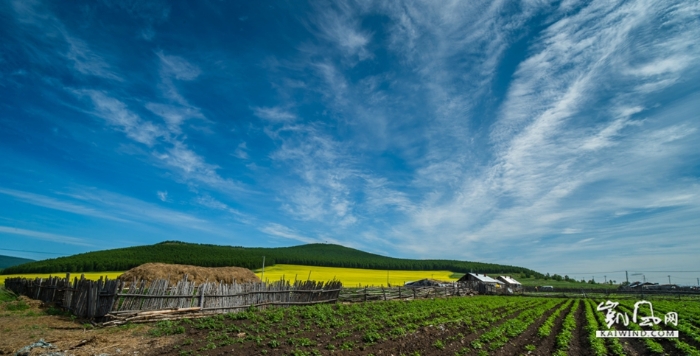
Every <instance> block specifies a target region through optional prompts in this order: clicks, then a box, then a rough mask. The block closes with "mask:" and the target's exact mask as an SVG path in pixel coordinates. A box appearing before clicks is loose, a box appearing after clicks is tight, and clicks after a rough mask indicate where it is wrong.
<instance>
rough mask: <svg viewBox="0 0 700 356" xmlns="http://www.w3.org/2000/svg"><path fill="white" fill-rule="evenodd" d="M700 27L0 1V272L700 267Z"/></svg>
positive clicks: (442, 7)
mask: <svg viewBox="0 0 700 356" xmlns="http://www.w3.org/2000/svg"><path fill="white" fill-rule="evenodd" d="M699 19H700V4H699V3H698V2H696V1H681V2H672V1H634V2H621V3H616V2H613V1H607V0H605V1H599V2H596V1H592V2H585V3H577V2H572V1H561V2H554V3H543V2H539V1H533V2H528V1H525V2H522V3H514V2H511V1H485V2H477V1H453V2H448V1H440V2H434V1H426V2H418V1H410V2H405V3H404V2H394V1H391V2H387V1H376V2H373V1H360V2H345V1H337V2H336V1H334V2H311V3H302V2H281V1H270V2H218V1H196V2H179V1H178V2H172V1H162V2H158V1H148V2H143V1H104V2H98V1H84V2H81V1H74V2H70V3H63V2H61V3H58V2H48V1H28V0H18V1H4V2H2V3H0V37H1V38H2V41H1V44H0V157H2V159H1V160H0V239H2V248H3V249H5V250H3V251H0V253H2V254H9V255H15V256H21V257H28V258H47V257H55V256H57V255H64V254H73V253H78V252H85V251H92V250H98V249H107V248H117V247H124V246H131V245H141V244H152V243H156V242H159V241H162V240H182V241H190V242H199V243H213V244H223V245H242V246H290V245H297V244H303V243H310V242H329V243H338V244H342V245H345V246H350V247H354V248H359V249H362V250H365V251H369V252H375V253H380V254H384V255H390V256H395V257H410V258H450V259H463V260H475V261H486V262H494V263H504V264H513V265H520V266H526V267H530V268H533V269H536V270H538V271H541V272H550V273H562V274H563V273H568V274H570V275H572V276H576V277H578V278H586V279H589V278H590V277H591V275H596V276H597V280H598V279H602V278H603V275H606V276H608V277H607V278H609V279H617V280H620V279H621V278H622V277H621V276H624V273H622V274H620V273H619V272H617V273H612V272H614V271H622V270H630V271H646V272H647V277H648V278H647V279H649V277H650V276H651V275H652V274H651V273H649V272H648V271H666V270H672V271H697V270H700V266H699V265H698V262H697V256H698V255H699V254H700V185H699V181H700V145H699V144H698V143H699V142H700V131H699V129H700V66H699V65H698V64H700V60H699V58H700V46H699V45H698V41H697V39H698V38H700V20H699ZM11 250H22V251H34V252H20V251H11ZM37 252H43V254H40V253H37ZM47 253H51V254H55V255H50V254H47ZM598 272H600V273H598ZM579 273H580V275H579ZM668 274H669V273H665V272H664V273H661V274H660V275H659V276H662V277H663V278H664V279H665V278H666V275H668ZM671 274H672V275H673V276H674V278H676V276H678V278H685V279H686V280H682V279H677V280H676V281H675V282H678V283H689V284H695V277H698V276H696V275H700V272H699V273H694V272H693V273H689V274H685V275H681V274H678V273H671ZM659 278H661V277H659Z"/></svg>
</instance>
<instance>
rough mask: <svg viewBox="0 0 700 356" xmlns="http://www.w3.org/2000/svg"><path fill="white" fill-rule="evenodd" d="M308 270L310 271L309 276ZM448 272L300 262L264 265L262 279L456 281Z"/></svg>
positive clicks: (350, 282) (375, 282) (370, 282)
mask: <svg viewBox="0 0 700 356" xmlns="http://www.w3.org/2000/svg"><path fill="white" fill-rule="evenodd" d="M254 272H255V274H256V275H257V276H258V277H262V270H255V271H254ZM309 272H311V274H310V275H309ZM450 275H452V272H450V271H391V270H389V271H387V270H376V269H359V268H339V267H316V266H301V265H282V264H278V265H274V266H271V267H266V268H265V280H268V281H275V280H279V279H281V278H283V277H284V279H287V280H291V281H293V280H294V279H301V280H306V279H311V280H315V281H329V280H331V279H333V278H335V279H337V280H340V281H341V282H343V286H345V287H356V286H365V285H369V286H372V285H374V286H387V284H391V285H394V286H398V285H403V284H404V282H410V281H417V280H420V279H424V278H432V279H437V280H441V281H449V282H452V281H456V279H455V278H450Z"/></svg>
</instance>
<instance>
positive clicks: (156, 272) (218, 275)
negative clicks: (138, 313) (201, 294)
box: [119, 263, 260, 285]
mask: <svg viewBox="0 0 700 356" xmlns="http://www.w3.org/2000/svg"><path fill="white" fill-rule="evenodd" d="M185 274H187V280H188V281H190V282H196V283H197V284H200V283H204V282H207V281H208V282H224V283H229V284H230V283H233V282H234V281H235V282H236V283H251V282H260V278H258V276H256V275H255V273H253V272H251V270H249V269H247V268H241V267H199V266H190V265H175V264H167V263H145V264H142V265H140V266H138V267H134V268H132V269H130V270H128V271H126V272H124V274H122V275H121V276H119V279H120V280H122V281H124V282H132V281H133V280H134V279H136V280H139V279H142V280H146V281H149V282H151V281H154V280H156V279H167V280H169V281H170V284H171V285H174V284H176V283H177V282H178V281H180V280H182V278H183V277H184V276H185Z"/></svg>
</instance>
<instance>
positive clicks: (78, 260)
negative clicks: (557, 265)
mask: <svg viewBox="0 0 700 356" xmlns="http://www.w3.org/2000/svg"><path fill="white" fill-rule="evenodd" d="M263 256H265V264H266V265H268V266H271V265H274V264H277V263H281V264H297V265H309V266H327V267H348V268H368V269H387V270H450V271H453V272H462V273H465V272H470V271H473V272H480V273H520V272H523V273H526V274H529V275H539V273H537V272H534V271H532V270H529V269H527V268H522V267H514V266H505V265H499V264H491V263H479V262H465V261H454V260H410V259H400V258H391V257H385V256H380V255H375V254H371V253H367V252H363V251H360V250H355V249H352V248H348V247H343V246H339V245H331V244H309V245H301V246H293V247H278V248H244V247H233V246H218V245H203V244H191V243H183V242H178V241H166V242H161V243H158V244H155V245H148V246H135V247H127V248H120V249H114V250H105V251H96V252H88V253H82V254H78V255H73V256H68V257H60V258H54V259H48V260H42V261H37V262H32V263H25V264H22V265H19V266H14V267H10V268H7V269H5V270H3V271H2V272H1V273H2V274H15V273H55V272H98V271H124V270H127V269H130V268H133V267H136V266H139V265H141V264H144V263H146V262H163V263H179V264H189V265H195V266H203V267H224V266H238V267H245V268H249V269H256V268H260V267H261V266H262V259H263Z"/></svg>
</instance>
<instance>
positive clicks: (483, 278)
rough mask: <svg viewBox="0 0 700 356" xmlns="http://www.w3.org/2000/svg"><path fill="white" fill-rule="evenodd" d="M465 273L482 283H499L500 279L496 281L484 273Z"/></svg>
mask: <svg viewBox="0 0 700 356" xmlns="http://www.w3.org/2000/svg"><path fill="white" fill-rule="evenodd" d="M467 275H469V276H472V278H474V279H477V280H478V281H480V282H484V283H501V281H497V280H495V279H493V278H491V277H489V276H487V275H485V274H478V273H467Z"/></svg>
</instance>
